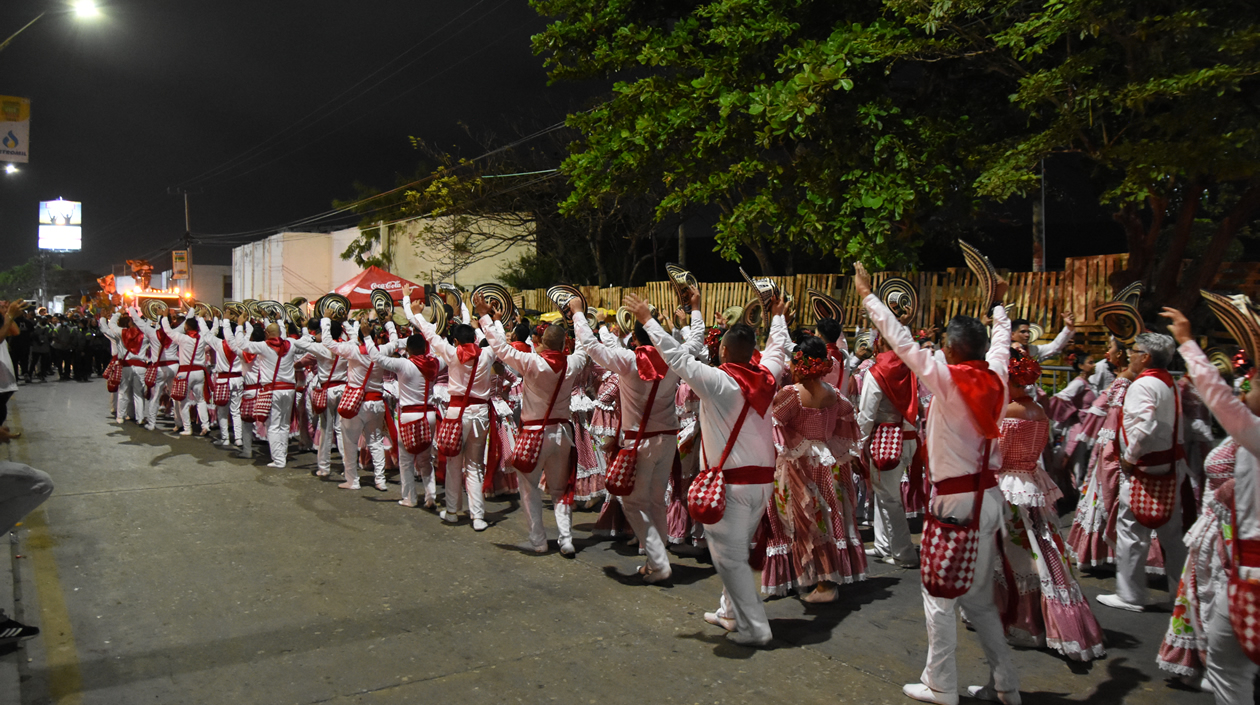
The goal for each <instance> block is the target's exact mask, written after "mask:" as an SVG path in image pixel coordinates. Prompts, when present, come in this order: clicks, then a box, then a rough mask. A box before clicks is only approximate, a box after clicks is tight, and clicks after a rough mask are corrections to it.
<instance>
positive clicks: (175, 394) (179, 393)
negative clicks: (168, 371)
mask: <svg viewBox="0 0 1260 705" xmlns="http://www.w3.org/2000/svg"><path fill="white" fill-rule="evenodd" d="M187 398H188V375H186V374H185V375H184V376H182V377H176V378H175V381H173V382H171V399H174V400H175V401H183V400H185V399H187Z"/></svg>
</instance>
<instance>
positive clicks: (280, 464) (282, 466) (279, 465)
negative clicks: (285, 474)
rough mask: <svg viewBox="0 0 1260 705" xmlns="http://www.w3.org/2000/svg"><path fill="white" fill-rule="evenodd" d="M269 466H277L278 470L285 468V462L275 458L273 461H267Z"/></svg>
mask: <svg viewBox="0 0 1260 705" xmlns="http://www.w3.org/2000/svg"><path fill="white" fill-rule="evenodd" d="M267 467H269V468H276V469H277V470H280V469H283V468H284V463H281V462H279V461H276V460H273V461H271V462H270V463H267Z"/></svg>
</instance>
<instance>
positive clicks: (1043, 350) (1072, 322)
mask: <svg viewBox="0 0 1260 705" xmlns="http://www.w3.org/2000/svg"><path fill="white" fill-rule="evenodd" d="M1063 323H1064V325H1063V329H1062V330H1060V331H1059V334H1058V335H1056V336H1055V337H1054V340H1053V341H1051V343H1050V344H1049V345H1036V346H1029V347H1032V348H1033V351H1032V353H1033V357H1036V358H1037V361H1038V362H1041V361H1042V360H1048V359H1050V358H1052V357H1054V356H1055V355H1058V354H1059V353H1060V352H1063V348H1066V347H1067V344H1068V343H1070V342H1072V337H1073V336H1074V335H1076V319H1075V318H1073V317H1072V314H1070V313H1065V314H1063Z"/></svg>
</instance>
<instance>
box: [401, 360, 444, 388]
mask: <svg viewBox="0 0 1260 705" xmlns="http://www.w3.org/2000/svg"><path fill="white" fill-rule="evenodd" d="M408 359H409V360H411V364H413V365H415V366H416V369H418V370H420V374H422V375H424V381H425V382H426V383H428V382H430V381H431V380H432V379H433V378H434V377H435V376H437V373H438V361H437V358H436V357H433V356H432V355H412V356H411V357H410V358H408Z"/></svg>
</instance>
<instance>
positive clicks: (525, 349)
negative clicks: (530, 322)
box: [508, 340, 534, 353]
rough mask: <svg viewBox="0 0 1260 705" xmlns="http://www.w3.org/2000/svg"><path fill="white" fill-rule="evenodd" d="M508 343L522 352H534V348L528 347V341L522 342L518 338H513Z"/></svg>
mask: <svg viewBox="0 0 1260 705" xmlns="http://www.w3.org/2000/svg"><path fill="white" fill-rule="evenodd" d="M508 345H511V346H512V347H514V348H516V349H517V350H520V351H521V352H523V353H532V352H534V349H533V348H531V347H529V343H522V342H521V341H519V340H513V341H512V342H510V343H508Z"/></svg>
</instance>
